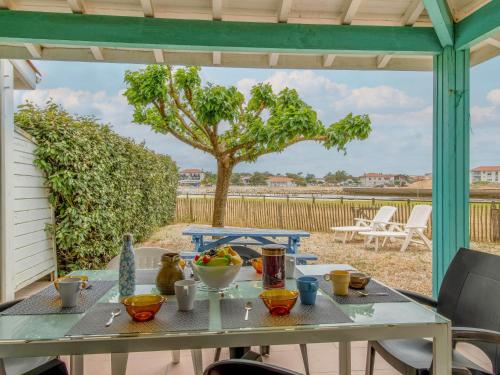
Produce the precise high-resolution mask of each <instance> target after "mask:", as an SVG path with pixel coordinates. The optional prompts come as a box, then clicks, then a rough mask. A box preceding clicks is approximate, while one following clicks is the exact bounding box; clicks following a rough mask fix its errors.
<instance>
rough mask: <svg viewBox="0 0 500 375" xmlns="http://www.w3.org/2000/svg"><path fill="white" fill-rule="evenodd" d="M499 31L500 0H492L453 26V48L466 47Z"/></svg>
mask: <svg viewBox="0 0 500 375" xmlns="http://www.w3.org/2000/svg"><path fill="white" fill-rule="evenodd" d="M496 33H500V0H493V1H491V2H489V3H488V4H486V5H484V6H483V7H481V8H479V9H478V10H477V11H475V12H474V13H472V14H471V15H470V16H468V17H466V18H464V19H463V20H462V21H460V22H459V23H457V24H456V26H455V48H456V49H467V48H470V47H472V46H473V45H474V44H476V43H479V42H480V41H482V40H484V39H486V38H488V37H490V36H492V35H494V34H496Z"/></svg>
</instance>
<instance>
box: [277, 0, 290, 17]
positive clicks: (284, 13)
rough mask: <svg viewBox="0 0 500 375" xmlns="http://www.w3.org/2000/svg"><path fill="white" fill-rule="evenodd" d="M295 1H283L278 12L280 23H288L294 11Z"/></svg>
mask: <svg viewBox="0 0 500 375" xmlns="http://www.w3.org/2000/svg"><path fill="white" fill-rule="evenodd" d="M292 3H293V0H281V3H280V8H279V10H278V22H288V16H289V15H290V10H291V9H292Z"/></svg>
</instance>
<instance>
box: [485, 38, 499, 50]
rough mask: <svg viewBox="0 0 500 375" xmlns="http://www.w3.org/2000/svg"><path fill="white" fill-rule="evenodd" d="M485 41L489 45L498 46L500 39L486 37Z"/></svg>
mask: <svg viewBox="0 0 500 375" xmlns="http://www.w3.org/2000/svg"><path fill="white" fill-rule="evenodd" d="M486 43H487V44H489V45H490V46H493V47H496V48H500V40H498V39H495V38H488V39H486Z"/></svg>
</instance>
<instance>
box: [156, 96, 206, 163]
mask: <svg viewBox="0 0 500 375" xmlns="http://www.w3.org/2000/svg"><path fill="white" fill-rule="evenodd" d="M154 105H155V107H156V109H157V110H158V111H159V112H160V115H161V117H162V118H163V120H164V122H165V126H166V128H167V129H168V131H169V132H170V133H171V134H172V135H173V136H174V137H175V138H177V139H178V140H179V141H182V142H184V143H187V144H189V145H190V146H192V147H194V148H197V149H199V150H202V151H205V152H208V153H209V154H211V155H213V154H214V153H213V150H212V149H210V148H209V147H207V146H205V145H204V144H203V143H202V142H201V141H200V140H199V138H198V137H197V135H196V134H195V133H194V132H193V131H192V129H190V128H189V126H188V125H187V124H186V123H185V122H184V119H183V118H182V116H180V115H179V114H178V113H176V117H177V119H178V120H179V122H180V124H181V125H182V128H183V129H184V130H186V131H187V132H188V133H189V134H190V135H191V136H192V137H193V138H194V140H191V139H189V138H186V137H185V136H184V135H182V134H181V133H179V132H178V131H177V130H175V129H174V128H173V127H171V126H170V125H169V123H168V121H167V120H166V117H167V116H166V114H165V106H164V105H161V104H158V103H154Z"/></svg>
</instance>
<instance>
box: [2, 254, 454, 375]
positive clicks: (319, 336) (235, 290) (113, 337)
mask: <svg viewBox="0 0 500 375" xmlns="http://www.w3.org/2000/svg"><path fill="white" fill-rule="evenodd" d="M297 268H298V269H299V271H301V272H302V273H304V274H315V275H319V274H324V273H327V272H329V271H331V270H332V269H336V268H337V269H350V267H349V266H348V265H333V264H323V265H305V266H298V267H297ZM74 274H80V275H87V276H88V277H89V279H90V280H117V277H118V273H117V271H115V270H102V271H78V272H75V273H74ZM287 287H289V288H291V289H295V280H287ZM155 291H156V288H155V286H154V285H138V286H137V288H136V292H137V293H149V292H155ZM261 291H262V289H261V282H260V281H257V280H249V281H237V287H232V288H231V289H229V290H228V291H226V292H225V293H224V296H221V295H220V294H219V293H216V292H206V291H201V290H199V291H198V293H197V298H198V299H207V300H208V303H209V323H208V330H203V331H182V332H172V331H169V332H157V333H149V332H148V333H134V334H130V333H129V334H103V335H78V336H76V335H75V336H69V335H68V332H69V331H70V329H71V328H72V327H73V326H74V325H75V324H76V323H78V322H79V321H80V320H81V319H82V318H83V317H84V316H85V314H86V313H88V311H87V312H86V313H84V314H52V315H4V316H0V358H7V357H30V356H42V355H71V356H72V364H73V366H72V374H81V373H83V355H85V354H96V353H110V352H111V353H114V356H123V355H126V354H122V353H130V352H146V351H160V350H176V349H191V350H193V349H203V348H218V347H238V346H240V347H243V346H259V345H284V344H307V343H325V342H339V373H340V374H342V375H345V374H350V362H351V361H350V342H351V341H366V340H378V339H396V338H422V337H425V338H432V339H433V340H434V361H433V366H434V374H451V333H450V322H449V321H448V320H447V319H446V318H444V317H442V316H441V315H439V314H437V313H435V312H434V311H433V310H431V309H428V308H426V307H423V306H421V305H419V304H417V303H415V302H411V301H408V302H392V303H370V304H356V305H349V304H337V306H339V307H340V309H341V310H342V311H343V312H344V313H345V314H346V315H347V316H348V317H349V318H350V319H351V320H352V322H349V323H335V322H332V323H329V324H305V325H300V326H289V327H283V326H279V327H251V328H231V329H227V328H223V326H222V322H221V308H220V300H221V298H224V299H236V298H242V299H252V298H257V297H258V295H259V293H260V292H261ZM169 298H175V297H169ZM325 298H329V297H328V296H326V295H325ZM99 302H118V286H117V285H115V286H114V287H112V288H111V289H110V290H109V291H108V292H107V293H106V294H105V295H104V296H103V297H102V298H101V299H100V301H99ZM298 303H300V302H297V304H298ZM334 303H336V302H334ZM243 313H244V312H243V311H242V320H243ZM103 325H104V322H103ZM195 352H197V353H201V351H195ZM271 355H272V354H271ZM195 361H198V363H201V355H199V354H198V355H196V358H193V362H195ZM119 373H120V370H117V369H114V371H113V374H119Z"/></svg>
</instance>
